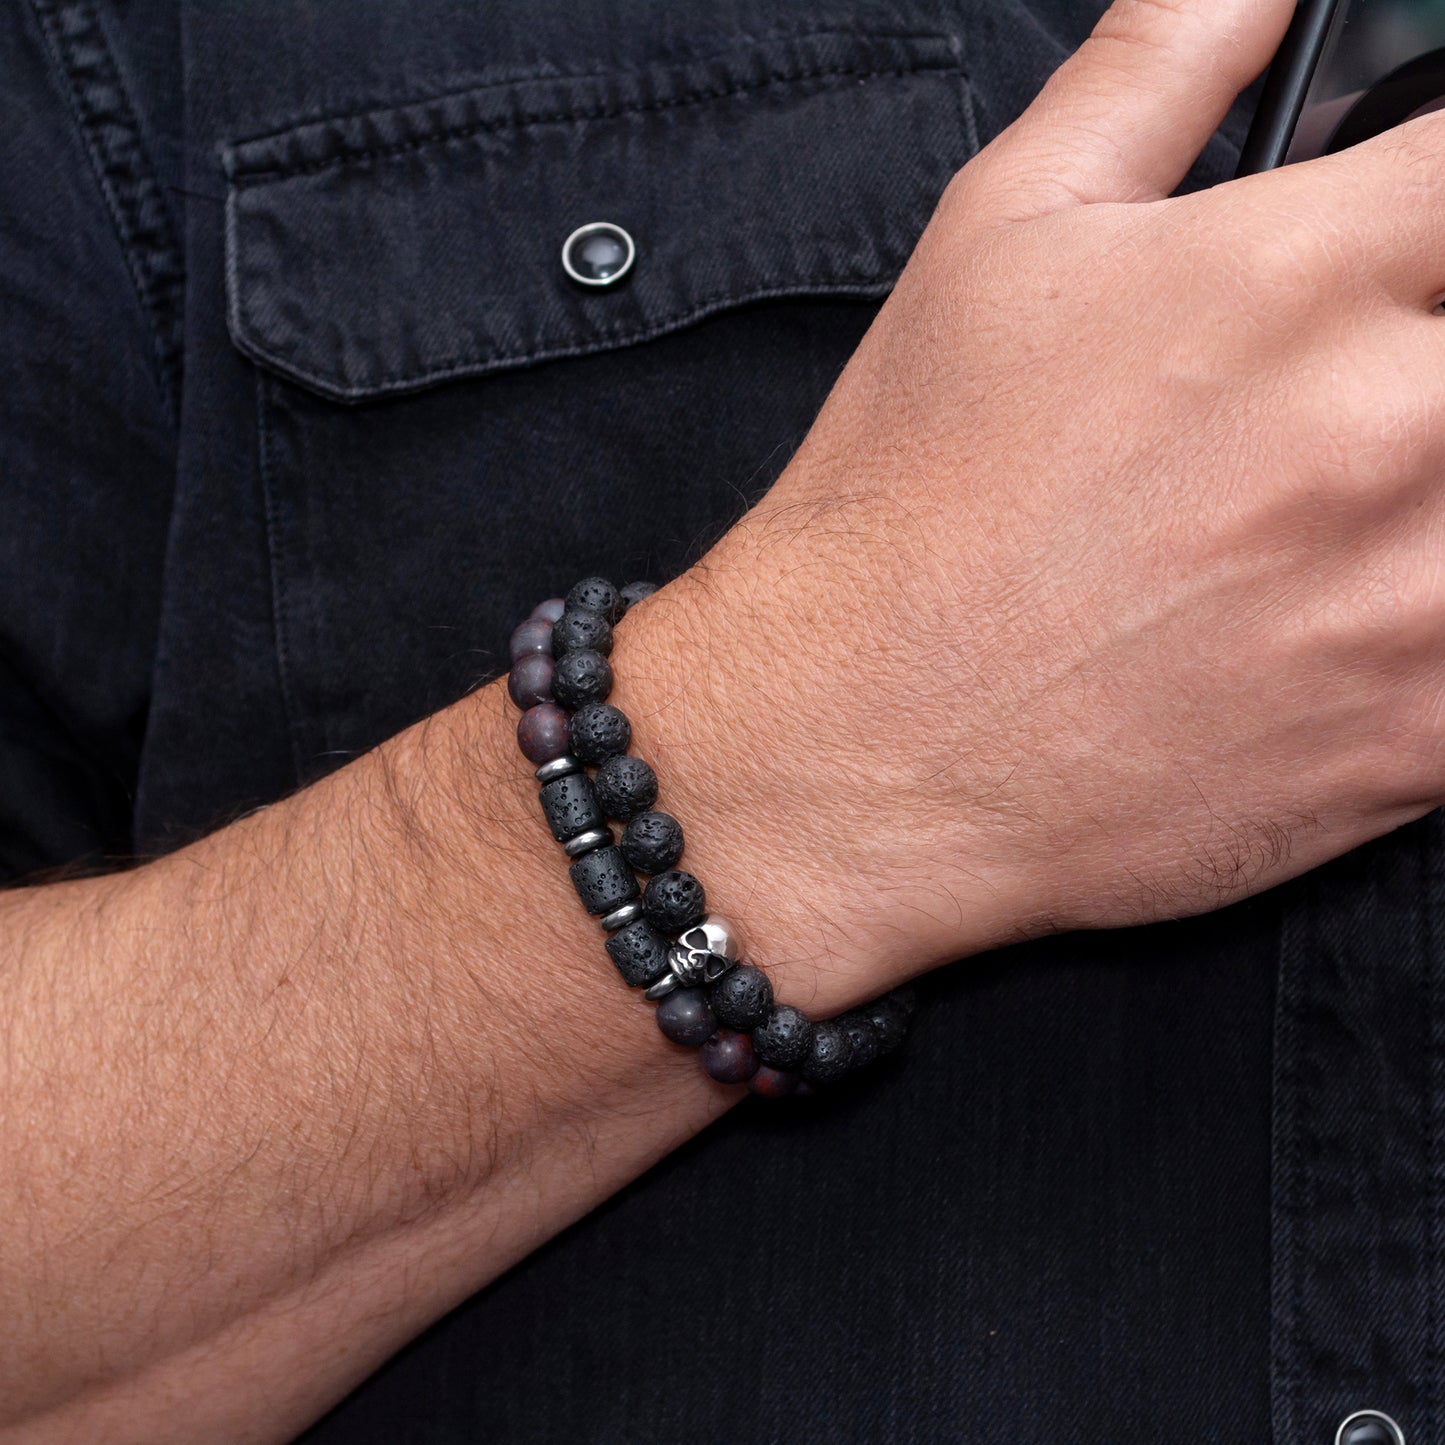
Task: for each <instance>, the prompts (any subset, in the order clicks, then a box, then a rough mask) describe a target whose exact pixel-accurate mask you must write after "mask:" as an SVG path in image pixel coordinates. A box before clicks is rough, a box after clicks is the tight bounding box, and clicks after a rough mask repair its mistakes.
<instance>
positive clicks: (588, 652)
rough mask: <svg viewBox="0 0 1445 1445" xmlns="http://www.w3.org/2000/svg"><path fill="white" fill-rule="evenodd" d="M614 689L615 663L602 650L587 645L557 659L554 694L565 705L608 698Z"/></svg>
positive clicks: (577, 704) (573, 706)
mask: <svg viewBox="0 0 1445 1445" xmlns="http://www.w3.org/2000/svg"><path fill="white" fill-rule="evenodd" d="M611 691H612V664H611V663H610V662H608V660H607V659H606V658H605V657H603V655H602V654H601V653H600V652H593V651H592V649H591V648H590V647H585V648H583V649H582V651H581V652H566V653H563V654H562V656H561V657H559V658H558V659H557V667H556V671H555V672H554V674H553V676H552V695H553V697H555V698H556V699H557V701H558V702H560V703H561V704H562V706H563V707H566V708H574V709H575V708H579V707H585V706H586V705H587V704H588V703H589V702H606V701H607V696H608V694H609V693H610V692H611Z"/></svg>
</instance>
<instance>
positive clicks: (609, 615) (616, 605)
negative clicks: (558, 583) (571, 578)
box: [567, 577, 622, 622]
mask: <svg viewBox="0 0 1445 1445" xmlns="http://www.w3.org/2000/svg"><path fill="white" fill-rule="evenodd" d="M567 606H568V607H569V608H571V609H572V610H573V611H576V612H600V613H601V614H602V615H603V616H604V617H605V618H606V619H607V620H608V621H609V622H616V621H617V619H618V618H619V617H621V616H622V598H621V597H620V596H618V593H617V589H616V588H615V587H614V586H613V585H612V584H611V583H610V582H609V581H608V580H607V579H606V578H605V577H584V578H583V579H582V580H581V581H580V582H579V583H578V584H577V585H576V586H575V587H574V588H573V589H572V590H571V591H570V592H569V593H568V594H567Z"/></svg>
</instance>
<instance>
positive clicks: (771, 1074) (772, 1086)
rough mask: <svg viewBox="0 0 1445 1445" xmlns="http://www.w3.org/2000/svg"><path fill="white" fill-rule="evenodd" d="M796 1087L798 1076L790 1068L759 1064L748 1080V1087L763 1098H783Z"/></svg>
mask: <svg viewBox="0 0 1445 1445" xmlns="http://www.w3.org/2000/svg"><path fill="white" fill-rule="evenodd" d="M797 1087H798V1076H797V1075H796V1074H795V1073H793V1071H792V1070H791V1069H773V1068H769V1066H768V1065H767V1064H759V1065H758V1071H757V1073H755V1074H754V1075H753V1076H752V1078H751V1079H749V1080H748V1088H749V1089H750V1090H751V1091H752V1092H753V1093H754V1094H759V1095H761V1096H762V1097H763V1098H764V1099H785V1098H787V1096H788V1095H789V1094H791V1093H792V1092H793V1091H794V1090H795V1089H796V1088H797Z"/></svg>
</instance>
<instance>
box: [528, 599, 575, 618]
mask: <svg viewBox="0 0 1445 1445" xmlns="http://www.w3.org/2000/svg"><path fill="white" fill-rule="evenodd" d="M566 610H567V604H566V603H565V602H564V601H563V600H562V599H561V598H560V597H549V598H548V599H547V600H546V601H545V602H539V603H538V604H537V605H536V606H535V607H534V608H533V609H532V616H533V617H540V618H541V619H542V621H543V622H552V623H555V622H556V621H558V619H559V618H560V617H561V616H562V614H563V613H564V612H565V611H566Z"/></svg>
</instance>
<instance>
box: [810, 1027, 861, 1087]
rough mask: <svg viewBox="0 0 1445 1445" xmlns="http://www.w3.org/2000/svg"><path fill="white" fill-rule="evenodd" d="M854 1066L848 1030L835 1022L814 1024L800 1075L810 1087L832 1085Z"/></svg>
mask: <svg viewBox="0 0 1445 1445" xmlns="http://www.w3.org/2000/svg"><path fill="white" fill-rule="evenodd" d="M852 1067H853V1045H852V1044H851V1043H849V1041H848V1027H847V1025H846V1024H843V1023H840V1022H839V1021H838V1020H837V1019H833V1020H830V1021H829V1022H828V1023H822V1024H814V1025H813V1037H812V1038H811V1039H810V1040H809V1041H808V1052H807V1054H806V1056H805V1057H804V1059H803V1062H802V1064H801V1065H800V1067H799V1072H800V1073H801V1074H802V1076H803V1077H804V1078H805V1079H806V1080H807V1081H808V1082H809V1083H810V1084H832V1083H835V1082H836V1081H837V1080H839V1079H841V1078H842V1077H843V1075H844V1074H846V1073H847V1072H848V1070H849V1069H851V1068H852Z"/></svg>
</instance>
